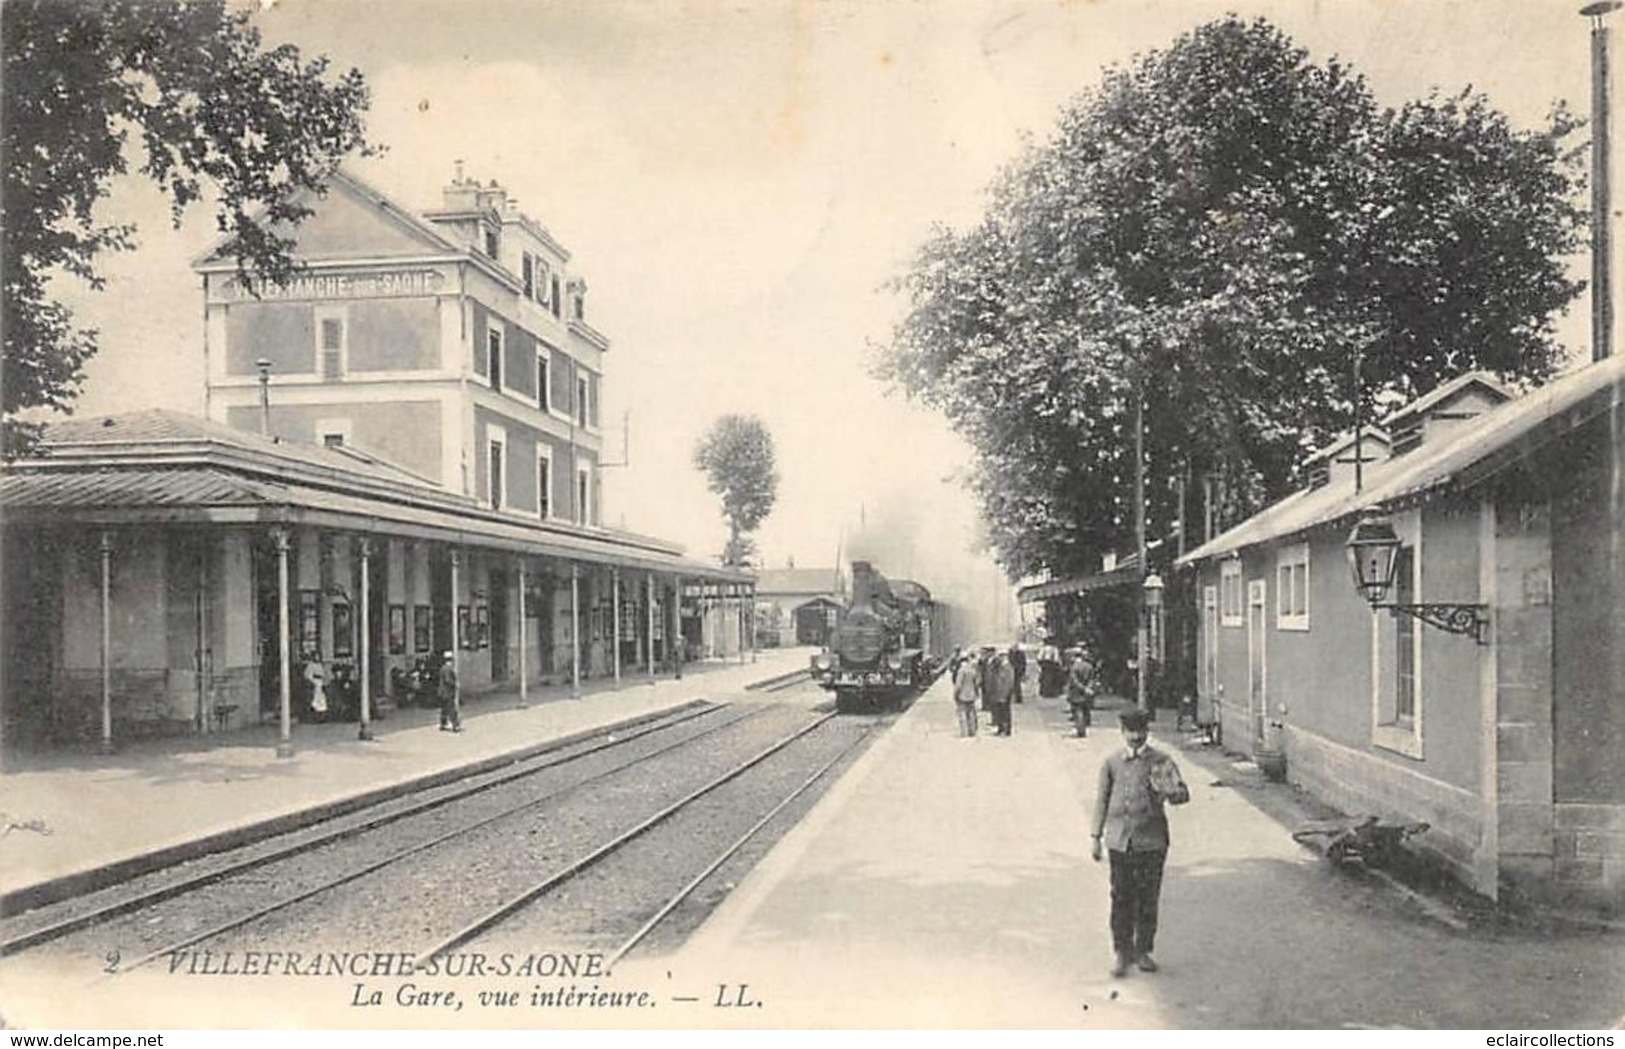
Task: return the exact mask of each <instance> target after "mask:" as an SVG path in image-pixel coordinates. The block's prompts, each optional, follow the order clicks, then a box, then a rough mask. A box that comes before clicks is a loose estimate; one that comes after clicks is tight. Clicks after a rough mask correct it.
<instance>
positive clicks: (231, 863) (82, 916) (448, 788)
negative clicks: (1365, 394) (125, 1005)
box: [0, 704, 752, 956]
mask: <svg viewBox="0 0 1625 1049" xmlns="http://www.w3.org/2000/svg"><path fill="white" fill-rule="evenodd" d="M728 710H729V708H726V707H722V706H715V705H711V704H703V705H693V706H688V707H683V708H680V709H678V710H676V711H672V712H669V713H666V714H662V715H659V716H656V717H654V718H649V719H644V720H641V721H639V722H637V723H634V724H632V725H625V726H611V727H608V728H606V729H604V730H603V731H600V732H595V733H593V734H591V735H588V736H584V737H582V738H580V739H575V740H570V741H567V742H565V743H563V744H562V745H560V746H557V747H554V748H550V749H548V750H546V751H543V752H541V753H538V754H535V755H531V756H528V757H524V758H519V759H516V760H514V761H513V762H511V763H508V764H506V765H503V766H500V767H498V768H495V769H491V770H488V771H485V772H480V773H476V774H474V775H471V776H467V777H464V778H461V779H457V780H454V781H452V782H450V783H446V784H442V785H439V786H435V787H431V788H429V789H426V790H424V791H421V792H418V793H415V794H411V795H407V796H403V797H400V798H396V799H391V800H388V801H384V802H380V803H377V804H374V805H369V806H365V807H363V808H361V809H358V810H355V811H353V812H348V813H344V814H341V815H339V816H336V817H334V818H332V819H329V820H323V821H321V822H319V823H316V824H313V825H311V826H309V827H304V828H299V829H296V830H293V831H290V832H288V833H285V834H278V835H274V836H271V837H268V838H266V839H263V840H261V841H257V842H252V843H250V844H247V845H244V846H241V847H239V848H234V849H228V850H224V851H222V852H218V853H213V854H210V855H206V856H203V857H200V858H198V859H195V860H190V861H187V862H184V863H180V864H176V865H175V866H173V867H168V868H165V869H162V870H159V871H156V872H153V873H151V874H147V875H142V876H139V877H136V878H132V879H128V880H126V881H123V882H120V883H118V884H115V885H112V886H110V887H107V888H105V889H101V890H97V891H95V892H92V893H88V894H85V895H83V896H78V897H74V898H72V899H69V900H65V901H61V902H59V903H53V904H48V905H45V906H41V907H37V908H33V909H31V910H29V911H26V912H23V913H22V914H19V915H13V916H8V917H7V918H5V919H3V920H0V956H4V955H11V954H15V953H18V952H20V951H23V950H27V949H29V948H32V947H36V946H39V945H40V944H43V943H46V942H49V941H52V940H56V939H59V938H61V937H63V936H66V935H68V934H70V933H73V932H76V931H79V930H82V929H86V928H90V927H93V926H97V925H101V924H103V923H105V922H107V921H109V920H111V919H114V918H117V917H119V916H120V915H123V914H127V913H129V912H132V911H136V910H139V909H141V908H143V907H149V906H152V905H155V904H158V903H161V902H163V901H165V900H168V899H171V898H173V897H176V896H180V895H183V894H185V893H187V892H192V891H195V890H198V889H200V888H203V887H205V886H208V885H210V884H213V883H214V882H217V881H222V880H224V879H227V878H230V877H233V876H235V875H239V874H242V873H244V872H247V871H251V870H253V869H255V868H257V867H261V866H264V865H267V864H272V863H275V862H277V861H279V860H284V859H287V858H290V857H293V856H297V855H299V854H301V853H304V852H307V851H309V850H312V849H317V848H320V847H322V846H324V845H327V844H330V843H333V842H337V841H341V840H343V839H345V838H348V837H352V836H354V835H357V834H362V833H365V832H368V831H372V830H376V829H379V828H383V827H386V826H388V825H389V824H392V823H395V822H397V821H400V820H404V819H408V818H410V817H414V816H418V815H421V814H424V813H428V812H431V811H432V810H435V809H438V808H441V807H444V806H447V805H451V804H454V803H456V802H458V801H461V800H464V799H467V798H471V797H473V796H475V795H477V794H481V793H484V792H487V791H491V790H494V789H497V788H500V787H502V786H504V785H507V784H511V783H514V782H516V781H520V780H523V779H525V778H526V777H531V776H534V775H536V774H538V773H540V772H543V771H546V770H549V769H554V768H558V767H560V766H565V765H569V764H571V763H580V762H583V761H586V760H588V759H591V758H593V757H595V756H597V755H600V754H603V753H604V752H606V751H608V750H610V749H612V748H617V749H619V750H621V751H622V752H623V753H625V754H626V755H627V757H629V758H633V759H635V758H636V756H637V755H638V754H639V753H641V750H640V749H638V748H633V749H632V750H630V751H628V750H627V748H628V747H629V746H631V745H632V744H635V743H637V742H638V741H645V742H646V743H648V744H650V745H652V746H656V747H660V746H667V745H670V743H671V741H672V740H673V739H675V740H676V741H677V742H678V743H681V742H682V741H684V740H686V739H689V738H692V735H693V734H704V733H706V732H709V731H715V730H717V729H719V728H723V727H726V726H727V725H729V724H732V723H733V721H734V720H737V719H738V718H739V717H742V716H750V715H751V713H752V712H751V711H748V710H746V711H739V710H733V711H732V712H731V713H725V712H727V711H728ZM719 718H720V719H722V720H718V719H719ZM674 733H675V736H674V735H673V734H674Z"/></svg>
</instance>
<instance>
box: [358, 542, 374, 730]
mask: <svg viewBox="0 0 1625 1049" xmlns="http://www.w3.org/2000/svg"><path fill="white" fill-rule="evenodd" d="M360 554H361V644H360V645H359V646H358V649H359V651H360V653H361V703H360V708H361V727H360V728H358V729H357V730H356V738H357V739H361V740H368V739H371V738H372V540H370V539H365V538H363V539H362V540H361V543H360Z"/></svg>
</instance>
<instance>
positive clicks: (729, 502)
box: [694, 415, 779, 565]
mask: <svg viewBox="0 0 1625 1049" xmlns="http://www.w3.org/2000/svg"><path fill="white" fill-rule="evenodd" d="M694 465H695V467H697V468H698V469H700V470H703V471H704V472H705V475H706V478H707V482H706V483H707V487H709V488H710V489H711V491H713V492H715V493H716V494H718V495H720V496H721V497H722V516H723V517H724V518H726V519H727V522H728V545H727V547H726V548H724V550H723V552H722V560H723V562H724V563H725V564H730V565H743V564H748V563H750V560H751V558H752V556H753V555H754V553H755V551H756V543H755V541H754V540H752V539H751V538H750V535H749V533H751V532H754V531H755V530H756V526H757V525H759V524H761V523H762V521H763V520H765V519H766V518H767V515H768V514H769V513H770V512H771V511H772V510H773V502H774V500H775V499H777V498H778V489H779V472H778V468H777V464H776V459H775V456H774V453H773V435H772V434H770V433H768V432H767V427H766V426H764V425H762V421H761V420H760V419H758V418H757V417H756V416H754V415H724V416H722V417H721V418H719V419H717V421H716V422H715V423H713V424H712V425H711V429H710V430H708V431H707V432H706V434H705V436H704V437H702V438H701V439H700V443H699V444H698V445H697V446H696V447H695V449H694Z"/></svg>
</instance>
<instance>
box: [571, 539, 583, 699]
mask: <svg viewBox="0 0 1625 1049" xmlns="http://www.w3.org/2000/svg"><path fill="white" fill-rule="evenodd" d="M570 698H571V699H580V698H581V566H580V565H578V564H576V563H575V562H574V561H572V562H570Z"/></svg>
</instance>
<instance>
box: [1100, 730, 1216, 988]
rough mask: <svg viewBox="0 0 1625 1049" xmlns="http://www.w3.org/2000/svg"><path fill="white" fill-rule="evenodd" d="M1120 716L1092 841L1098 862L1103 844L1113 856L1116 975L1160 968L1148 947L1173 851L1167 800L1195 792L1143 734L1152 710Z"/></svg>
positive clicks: (1186, 798) (1103, 777)
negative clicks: (1118, 745) (1118, 739)
mask: <svg viewBox="0 0 1625 1049" xmlns="http://www.w3.org/2000/svg"><path fill="white" fill-rule="evenodd" d="M1121 721H1122V727H1123V742H1124V747H1123V748H1122V749H1121V750H1117V751H1114V752H1113V753H1112V754H1110V755H1108V756H1107V758H1106V760H1105V761H1104V762H1102V763H1101V766H1100V786H1099V789H1098V791H1097V792H1096V794H1095V818H1094V826H1093V829H1092V830H1091V831H1090V837H1091V838H1092V841H1091V842H1090V845H1089V854H1090V855H1091V856H1092V857H1093V858H1094V860H1095V862H1096V863H1099V862H1100V857H1101V853H1102V850H1103V848H1104V851H1107V852H1109V853H1110V855H1111V878H1112V917H1111V928H1112V949H1113V950H1114V951H1115V952H1116V955H1117V960H1116V963H1115V964H1114V965H1113V966H1112V975H1113V976H1122V975H1124V974H1126V973H1127V972H1128V968H1129V966H1130V965H1135V966H1138V967H1139V969H1140V971H1142V972H1148V973H1149V972H1156V971H1157V963H1156V961H1155V959H1153V958H1152V957H1151V950H1152V948H1153V947H1154V946H1155V945H1156V938H1157V898H1158V897H1159V896H1160V895H1161V893H1162V867H1163V863H1164V862H1165V861H1166V860H1167V858H1168V818H1167V816H1166V815H1164V814H1163V811H1162V806H1163V803H1164V802H1171V803H1172V804H1175V805H1183V804H1185V802H1187V801H1189V800H1190V798H1191V792H1190V788H1189V787H1187V786H1185V781H1184V780H1183V779H1182V778H1180V775H1179V767H1178V766H1177V765H1175V764H1174V761H1173V759H1172V758H1170V757H1169V756H1168V755H1166V754H1164V753H1163V752H1162V751H1160V750H1158V749H1157V748H1155V747H1153V746H1151V745H1150V744H1149V743H1148V742H1147V741H1146V740H1147V735H1148V732H1149V729H1150V721H1151V718H1150V715H1149V714H1147V713H1146V712H1145V711H1143V710H1126V711H1124V712H1123V714H1122V718H1121Z"/></svg>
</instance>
